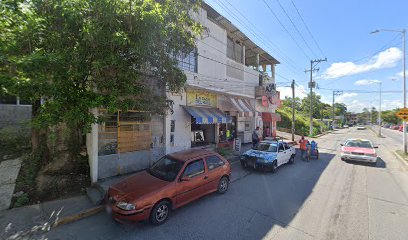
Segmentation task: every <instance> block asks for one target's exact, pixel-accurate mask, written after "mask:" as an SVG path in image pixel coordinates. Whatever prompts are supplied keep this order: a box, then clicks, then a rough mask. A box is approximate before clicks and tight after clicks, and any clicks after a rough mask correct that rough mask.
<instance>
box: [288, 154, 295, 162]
mask: <svg viewBox="0 0 408 240" xmlns="http://www.w3.org/2000/svg"><path fill="white" fill-rule="evenodd" d="M294 162H295V155H293V154H292V156H290V158H289V164H293V163H294Z"/></svg>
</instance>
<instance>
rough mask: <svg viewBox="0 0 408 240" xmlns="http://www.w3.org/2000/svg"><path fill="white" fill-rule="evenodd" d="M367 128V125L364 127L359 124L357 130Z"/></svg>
mask: <svg viewBox="0 0 408 240" xmlns="http://www.w3.org/2000/svg"><path fill="white" fill-rule="evenodd" d="M365 129H366V127H364V126H357V130H365Z"/></svg>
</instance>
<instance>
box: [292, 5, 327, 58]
mask: <svg viewBox="0 0 408 240" xmlns="http://www.w3.org/2000/svg"><path fill="white" fill-rule="evenodd" d="M290 1H291V2H292V5H293V7H295V9H296V12H297V14H298V15H299V17H300V19H301V20H302V22H303V25H305V28H306V30H307V32H308V33H309V35H310V36H311V37H312V40H313V42H314V43H315V44H316V46H317V48H318V49H319V51H320V53H321V54H322V55H323V56H326V55H325V54H324V53H323V51H322V49H321V48H320V46H319V44H318V43H317V41H316V39H315V38H314V36H313V34H312V32H311V31H310V29H309V27H308V26H307V24H306V22H305V21H304V20H303V17H302V15H301V14H300V12H299V10H298V8H297V7H296V5H295V3H294V2H293V1H292V0H290Z"/></svg>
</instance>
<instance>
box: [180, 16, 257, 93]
mask: <svg viewBox="0 0 408 240" xmlns="http://www.w3.org/2000/svg"><path fill="white" fill-rule="evenodd" d="M206 14H207V13H206V11H205V10H202V11H201V13H200V17H197V19H199V21H200V22H201V23H202V24H203V25H204V26H205V27H206V28H207V31H205V32H204V33H203V36H202V38H201V39H199V40H198V41H197V52H198V57H197V58H198V59H197V62H198V63H197V64H198V69H197V73H191V72H186V75H187V84H188V85H192V86H199V87H202V88H207V89H213V90H217V91H219V92H225V93H228V94H235V95H241V96H246V97H251V98H253V97H254V94H255V86H258V85H259V72H258V71H256V70H254V69H252V67H248V66H245V65H244V64H242V63H239V62H236V61H234V60H232V59H230V58H228V57H227V31H226V30H225V29H223V28H222V27H220V26H219V25H218V24H216V23H214V22H213V21H211V20H210V19H207V17H206Z"/></svg>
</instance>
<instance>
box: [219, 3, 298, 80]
mask: <svg viewBox="0 0 408 240" xmlns="http://www.w3.org/2000/svg"><path fill="white" fill-rule="evenodd" d="M216 2H217V4H218V5H219V6H220V7H221V8H222V9H224V10H225V11H226V12H227V13H228V15H229V16H230V17H232V18H233V19H235V20H236V21H237V22H238V23H239V24H240V25H241V26H242V27H243V28H244V29H246V30H247V31H248V32H249V33H250V34H251V35H252V36H253V37H255V38H256V39H258V40H259V42H261V43H263V44H264V45H265V46H266V45H269V46H270V47H271V48H274V49H277V50H278V51H279V52H280V53H281V54H282V55H281V56H282V59H284V60H285V61H287V66H290V67H292V68H293V70H295V72H299V68H298V67H297V66H295V65H293V63H294V62H293V61H292V60H291V59H290V58H289V57H287V56H286V55H285V54H283V53H282V52H281V51H280V50H279V48H278V47H277V46H276V45H275V44H274V43H273V42H272V41H270V40H269V39H268V37H266V36H265V35H264V34H263V33H262V31H259V30H258V29H257V28H256V27H255V25H254V24H253V23H251V22H250V21H249V20H248V19H247V18H246V17H245V16H244V15H243V14H242V13H241V12H239V10H237V9H236V8H235V7H234V6H233V5H231V4H230V3H229V2H228V1H227V3H228V4H229V5H230V6H232V7H233V8H234V9H235V10H236V11H237V12H238V14H240V15H241V16H242V17H243V18H244V19H245V20H247V21H248V23H249V24H250V25H252V27H250V26H249V25H247V24H246V23H245V22H242V21H241V20H240V18H239V17H238V16H237V15H236V14H235V13H233V12H232V10H230V9H229V8H228V7H227V6H226V5H224V3H223V2H222V1H218V0H216ZM255 30H256V31H258V32H260V33H261V35H263V36H264V37H261V36H258V34H257V33H256V32H255ZM265 39H266V41H267V42H266V41H265ZM268 43H269V44H268ZM286 58H287V59H286ZM290 62H292V63H290ZM284 67H286V66H284Z"/></svg>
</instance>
